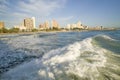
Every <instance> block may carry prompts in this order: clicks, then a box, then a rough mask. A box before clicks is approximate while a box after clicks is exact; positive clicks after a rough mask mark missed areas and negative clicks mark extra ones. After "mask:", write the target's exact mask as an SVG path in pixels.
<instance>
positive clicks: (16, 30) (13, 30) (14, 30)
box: [9, 28, 20, 33]
mask: <svg viewBox="0 0 120 80" xmlns="http://www.w3.org/2000/svg"><path fill="white" fill-rule="evenodd" d="M19 31H20V30H19V28H11V29H10V30H9V32H10V33H18V32H19Z"/></svg>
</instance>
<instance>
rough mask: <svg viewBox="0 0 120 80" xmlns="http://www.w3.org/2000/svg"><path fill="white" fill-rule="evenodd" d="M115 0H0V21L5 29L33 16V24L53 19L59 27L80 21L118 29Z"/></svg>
mask: <svg viewBox="0 0 120 80" xmlns="http://www.w3.org/2000/svg"><path fill="white" fill-rule="evenodd" d="M119 3H120V1H119V0H99V1H98V0H74V1H73V0H24V1H23V0H16V1H15V0H0V21H4V22H5V23H6V24H5V26H6V27H13V26H14V25H17V24H19V23H20V22H21V21H22V20H23V19H24V18H28V17H33V16H34V17H35V18H36V25H37V27H38V26H39V24H40V23H43V22H44V21H51V20H54V19H55V20H56V21H58V22H59V24H60V25H61V26H66V24H73V23H76V22H77V21H81V22H82V23H83V24H85V25H87V26H106V27H107V26H109V27H120V22H119V21H120V10H119V8H120V5H119Z"/></svg>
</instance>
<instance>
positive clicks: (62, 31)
mask: <svg viewBox="0 0 120 80" xmlns="http://www.w3.org/2000/svg"><path fill="white" fill-rule="evenodd" d="M116 30H117V29H116ZM82 31H115V30H68V31H65V30H61V31H38V32H18V33H0V35H11V34H16V35H17V34H37V33H60V32H82Z"/></svg>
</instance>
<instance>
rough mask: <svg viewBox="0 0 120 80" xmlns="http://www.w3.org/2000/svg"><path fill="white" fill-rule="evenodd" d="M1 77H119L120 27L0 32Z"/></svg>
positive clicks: (2, 79) (111, 79)
mask: <svg viewBox="0 0 120 80" xmlns="http://www.w3.org/2000/svg"><path fill="white" fill-rule="evenodd" d="M0 80H120V30H116V31H83V32H61V33H56V32H51V33H36V34H10V35H0Z"/></svg>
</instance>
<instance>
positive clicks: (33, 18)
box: [32, 17, 35, 28]
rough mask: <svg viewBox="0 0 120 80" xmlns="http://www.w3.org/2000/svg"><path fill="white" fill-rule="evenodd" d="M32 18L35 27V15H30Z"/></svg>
mask: <svg viewBox="0 0 120 80" xmlns="http://www.w3.org/2000/svg"><path fill="white" fill-rule="evenodd" d="M32 20H33V27H34V28H35V17H32Z"/></svg>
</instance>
